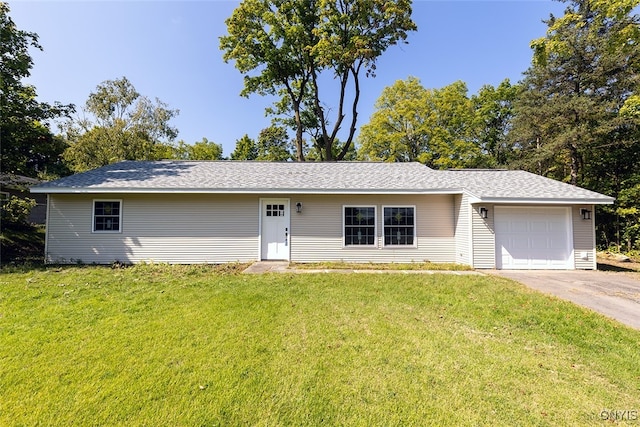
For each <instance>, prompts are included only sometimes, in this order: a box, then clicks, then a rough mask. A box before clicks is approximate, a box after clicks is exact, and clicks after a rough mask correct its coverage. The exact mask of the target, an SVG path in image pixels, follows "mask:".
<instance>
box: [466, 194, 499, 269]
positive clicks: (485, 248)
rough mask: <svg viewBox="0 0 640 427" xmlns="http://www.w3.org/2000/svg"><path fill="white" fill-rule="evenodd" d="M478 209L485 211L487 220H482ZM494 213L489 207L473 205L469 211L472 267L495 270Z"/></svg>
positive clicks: (491, 207)
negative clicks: (484, 209) (481, 208)
mask: <svg viewBox="0 0 640 427" xmlns="http://www.w3.org/2000/svg"><path fill="white" fill-rule="evenodd" d="M480 207H483V208H486V209H487V218H482V215H481V214H480ZM494 212H495V209H494V208H493V206H491V205H487V204H483V205H482V206H480V205H474V206H472V209H471V227H472V233H473V237H472V241H473V267H474V268H495V267H496V257H495V253H496V249H495V248H496V246H495V241H496V239H495V234H494Z"/></svg>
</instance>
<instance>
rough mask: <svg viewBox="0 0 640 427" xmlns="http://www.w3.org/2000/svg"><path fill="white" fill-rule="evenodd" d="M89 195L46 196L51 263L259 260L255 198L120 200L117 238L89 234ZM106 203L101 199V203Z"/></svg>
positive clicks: (123, 197)
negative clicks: (120, 224) (119, 220)
mask: <svg viewBox="0 0 640 427" xmlns="http://www.w3.org/2000/svg"><path fill="white" fill-rule="evenodd" d="M97 198H99V196H96V195H94V196H91V195H50V197H49V200H50V206H49V218H48V228H47V253H46V258H47V260H48V261H49V262H61V263H65V262H67V263H68V262H83V263H98V264H109V263H112V262H114V261H120V262H127V263H129V262H131V263H135V262H143V261H145V262H169V263H185V264H186V263H221V262H235V261H240V262H243V261H253V260H256V259H258V255H259V254H258V222H259V221H258V217H257V215H256V213H257V212H258V206H259V198H258V197H256V196H244V195H235V196H228V195H205V194H202V195H188V194H184V195H180V194H161V195H151V194H138V195H133V194H132V195H118V199H120V200H122V206H123V207H125V209H124V210H123V212H122V232H121V233H117V234H114V233H92V232H91V230H92V221H93V219H92V210H93V206H92V205H93V200H94V199H97ZM102 198H104V199H106V198H105V197H102Z"/></svg>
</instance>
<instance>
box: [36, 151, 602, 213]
mask: <svg viewBox="0 0 640 427" xmlns="http://www.w3.org/2000/svg"><path fill="white" fill-rule="evenodd" d="M32 192H34V193H126V192H212V193H226V192H242V193H297V194H300V193H378V194H384V193H449V194H460V193H462V192H467V193H469V194H470V195H472V196H474V197H476V198H477V199H479V200H480V201H490V199H495V201H501V200H514V199H517V200H550V201H557V200H562V201H574V202H578V203H579V202H582V203H610V202H611V201H612V200H613V199H611V198H609V197H607V196H603V195H601V194H598V193H594V192H592V191H588V190H585V189H582V188H578V187H575V186H571V185H568V184H564V183H561V182H558V181H554V180H551V179H548V178H544V177H541V176H538V175H534V174H531V173H528V172H522V171H497V170H472V171H466V170H465V171H436V170H433V169H429V168H428V167H426V166H424V165H422V164H420V163H371V162H336V163H312V162H307V163H296V162H291V163H284V162H283V163H274V162H235V161H215V162H207V161H200V162H198V161H157V162H152V161H125V162H120V163H115V164H112V165H108V166H105V167H102V168H98V169H94V170H91V171H88V172H84V173H80V174H76V175H72V176H69V177H66V178H62V179H59V180H56V181H51V182H47V183H44V184H41V185H38V186H35V187H33V188H32Z"/></svg>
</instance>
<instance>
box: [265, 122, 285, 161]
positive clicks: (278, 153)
mask: <svg viewBox="0 0 640 427" xmlns="http://www.w3.org/2000/svg"><path fill="white" fill-rule="evenodd" d="M256 146H257V147H256V148H257V156H256V160H267V161H272V162H275V161H287V160H290V159H291V158H292V156H291V151H290V150H289V136H288V135H287V131H286V129H284V128H282V127H278V126H271V127H268V128H266V129H262V130H261V131H260V134H259V135H258V141H257V144H256Z"/></svg>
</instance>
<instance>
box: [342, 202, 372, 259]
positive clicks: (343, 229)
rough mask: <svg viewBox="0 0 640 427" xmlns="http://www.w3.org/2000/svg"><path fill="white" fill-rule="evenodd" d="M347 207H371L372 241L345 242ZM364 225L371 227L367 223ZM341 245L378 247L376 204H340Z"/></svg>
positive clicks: (366, 247)
mask: <svg viewBox="0 0 640 427" xmlns="http://www.w3.org/2000/svg"><path fill="white" fill-rule="evenodd" d="M347 208H367V209H373V243H372V244H366V245H356V244H347V227H352V226H347ZM366 227H371V226H370V225H367V226H366ZM342 247H343V248H348V249H371V248H373V249H375V248H378V207H377V206H376V205H342Z"/></svg>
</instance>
